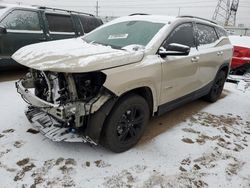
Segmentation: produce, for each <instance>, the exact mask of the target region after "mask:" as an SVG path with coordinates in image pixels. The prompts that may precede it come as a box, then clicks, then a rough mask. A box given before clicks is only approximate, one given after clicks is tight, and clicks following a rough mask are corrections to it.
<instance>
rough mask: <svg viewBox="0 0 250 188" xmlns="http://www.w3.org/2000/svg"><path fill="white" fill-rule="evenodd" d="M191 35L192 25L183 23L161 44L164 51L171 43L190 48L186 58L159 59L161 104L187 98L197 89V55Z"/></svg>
mask: <svg viewBox="0 0 250 188" xmlns="http://www.w3.org/2000/svg"><path fill="white" fill-rule="evenodd" d="M193 33H194V30H193V23H183V24H180V25H178V26H177V27H176V28H175V29H174V30H173V31H172V32H171V33H170V35H169V36H168V37H167V39H166V40H165V42H164V43H163V47H164V48H165V49H166V48H167V46H168V45H169V44H171V43H178V44H182V45H186V46H189V47H191V50H190V53H189V55H187V56H178V55H169V56H167V57H165V58H161V61H162V87H161V100H160V101H161V104H164V103H167V102H170V101H173V100H175V99H178V98H181V97H183V96H187V95H188V94H190V93H192V92H193V91H195V90H197V89H198V88H199V82H198V79H197V75H198V62H199V55H198V51H197V48H196V45H195V39H194V34H193Z"/></svg>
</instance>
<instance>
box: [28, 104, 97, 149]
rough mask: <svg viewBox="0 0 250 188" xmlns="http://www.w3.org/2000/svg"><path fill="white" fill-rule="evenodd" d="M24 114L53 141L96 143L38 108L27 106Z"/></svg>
mask: <svg viewBox="0 0 250 188" xmlns="http://www.w3.org/2000/svg"><path fill="white" fill-rule="evenodd" d="M25 114H26V116H27V118H28V120H29V121H30V123H31V124H32V125H33V127H34V128H36V129H37V130H39V131H40V133H41V134H43V135H44V136H45V137H47V138H49V139H50V140H52V141H55V142H61V141H65V142H84V143H87V142H88V143H91V144H94V145H96V143H95V142H94V141H93V140H92V139H90V138H89V137H88V136H84V135H83V134H81V133H80V132H76V130H75V129H72V128H68V127H64V124H63V123H62V122H60V121H58V120H57V119H56V118H54V117H51V116H50V115H48V114H47V113H45V112H43V111H41V110H40V109H39V108H34V107H29V108H28V109H27V110H26V111H25Z"/></svg>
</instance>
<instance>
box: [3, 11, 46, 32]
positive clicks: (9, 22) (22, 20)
mask: <svg viewBox="0 0 250 188" xmlns="http://www.w3.org/2000/svg"><path fill="white" fill-rule="evenodd" d="M1 25H3V26H4V27H6V28H7V29H13V30H31V31H40V30H41V27H40V23H39V16H38V13H37V12H35V11H26V10H14V11H12V12H11V13H9V14H8V15H7V16H6V17H5V18H4V19H3V20H2V22H1Z"/></svg>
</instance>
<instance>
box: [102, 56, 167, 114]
mask: <svg viewBox="0 0 250 188" xmlns="http://www.w3.org/2000/svg"><path fill="white" fill-rule="evenodd" d="M103 73H105V74H106V75H107V79H106V81H105V83H104V87H106V88H107V89H109V90H110V91H112V92H113V93H114V94H115V95H117V96H118V97H119V96H121V95H123V94H124V93H127V92H129V91H131V90H134V89H137V88H141V87H147V88H150V90H151V92H152V97H153V112H156V111H157V107H158V104H159V99H160V89H161V74H162V71H161V62H160V60H159V57H158V56H157V55H150V56H147V57H146V58H144V59H143V60H142V62H139V63H136V64H131V65H126V66H122V67H116V68H113V69H107V70H103Z"/></svg>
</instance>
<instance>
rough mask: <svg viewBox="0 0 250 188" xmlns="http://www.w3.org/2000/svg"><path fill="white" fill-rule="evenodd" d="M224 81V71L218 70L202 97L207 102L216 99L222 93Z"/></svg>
mask: <svg viewBox="0 0 250 188" xmlns="http://www.w3.org/2000/svg"><path fill="white" fill-rule="evenodd" d="M225 81H226V73H225V71H220V72H219V73H218V74H217V76H216V78H215V80H214V83H213V86H212V88H211V90H210V91H209V93H208V94H207V95H206V96H204V99H205V100H206V101H209V102H215V101H217V100H218V99H219V97H220V95H221V93H222V90H223V87H224V84H225Z"/></svg>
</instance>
